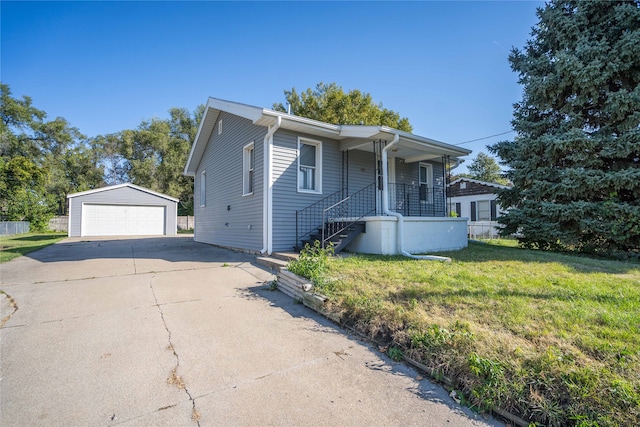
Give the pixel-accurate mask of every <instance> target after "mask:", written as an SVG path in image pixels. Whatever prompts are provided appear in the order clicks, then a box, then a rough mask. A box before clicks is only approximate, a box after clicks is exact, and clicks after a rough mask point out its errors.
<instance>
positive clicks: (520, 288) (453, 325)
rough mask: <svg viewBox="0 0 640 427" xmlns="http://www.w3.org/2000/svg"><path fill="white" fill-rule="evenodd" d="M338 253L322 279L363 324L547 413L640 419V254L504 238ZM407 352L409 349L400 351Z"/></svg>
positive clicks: (467, 391)
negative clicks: (420, 249)
mask: <svg viewBox="0 0 640 427" xmlns="http://www.w3.org/2000/svg"><path fill="white" fill-rule="evenodd" d="M443 255H446V256H449V257H451V259H452V262H451V263H443V262H437V261H436V262H434V261H420V260H410V259H407V258H403V257H385V256H363V255H357V256H350V257H345V258H331V259H330V260H329V261H328V263H327V269H326V272H325V273H324V280H321V282H323V283H320V284H319V285H318V286H317V288H318V291H319V292H321V293H324V294H325V295H327V296H328V297H329V303H330V305H331V307H332V310H334V311H336V312H341V313H342V316H343V317H342V318H343V319H344V320H345V321H346V322H347V323H349V324H351V325H353V326H355V327H356V328H357V329H359V330H360V331H361V332H363V333H366V334H368V335H369V336H371V337H374V338H377V339H378V340H382V341H385V342H388V343H390V346H391V348H392V349H393V354H396V355H397V354H404V355H406V356H408V357H411V358H412V359H414V360H417V361H418V362H420V363H422V364H425V365H427V366H428V367H429V368H430V369H432V370H433V372H434V373H435V375H436V376H446V377H448V378H452V379H453V380H454V381H455V382H456V384H457V387H458V390H459V391H461V392H462V394H464V395H465V396H466V401H467V404H469V405H470V406H472V407H474V408H478V409H480V410H486V409H488V408H491V407H498V408H500V409H503V410H507V411H510V412H511V413H514V414H516V415H519V416H520V417H521V418H523V419H525V420H527V421H531V422H536V423H538V424H539V425H581V426H596V425H599V426H609V425H610V426H614V425H640V265H639V264H633V263H624V262H617V261H608V260H602V259H592V258H586V257H581V256H571V255H566V254H558V253H550V252H541V251H533V250H524V249H519V248H516V247H513V244H507V243H505V242H501V241H495V242H490V243H489V244H482V243H473V242H471V243H470V244H469V247H468V248H467V249H464V250H461V251H457V252H450V253H445V254H443ZM400 352H402V353H400Z"/></svg>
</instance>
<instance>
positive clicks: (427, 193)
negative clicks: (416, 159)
mask: <svg viewBox="0 0 640 427" xmlns="http://www.w3.org/2000/svg"><path fill="white" fill-rule="evenodd" d="M419 178H420V201H421V202H424V203H433V197H432V194H433V166H431V165H430V164H427V163H420V177H419Z"/></svg>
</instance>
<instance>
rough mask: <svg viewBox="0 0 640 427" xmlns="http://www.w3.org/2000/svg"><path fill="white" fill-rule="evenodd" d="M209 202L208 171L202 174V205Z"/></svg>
mask: <svg viewBox="0 0 640 427" xmlns="http://www.w3.org/2000/svg"><path fill="white" fill-rule="evenodd" d="M206 202H207V172H206V171H202V173H201V174H200V206H205V205H206Z"/></svg>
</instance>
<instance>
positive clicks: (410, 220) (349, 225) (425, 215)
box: [295, 183, 467, 255]
mask: <svg viewBox="0 0 640 427" xmlns="http://www.w3.org/2000/svg"><path fill="white" fill-rule="evenodd" d="M386 188H387V189H388V190H387V191H383V189H380V188H379V187H378V185H377V184H376V183H373V184H370V185H368V186H366V187H364V188H362V189H361V190H359V191H356V192H355V193H353V194H351V195H347V190H346V189H345V190H341V191H339V192H336V193H334V194H332V195H330V196H328V197H326V198H324V199H322V200H320V201H318V202H316V203H314V204H313V205H311V206H308V207H307V208H305V209H302V210H299V211H297V212H296V242H297V243H296V246H295V249H296V250H297V251H299V250H300V249H302V247H304V245H305V244H306V243H311V244H312V243H313V242H314V241H316V240H318V241H320V242H321V243H322V246H323V247H325V246H327V245H329V244H333V245H334V248H335V251H336V252H340V251H341V250H343V249H344V250H347V251H350V252H357V253H366V254H379V255H396V254H401V253H403V252H410V253H412V254H424V253H427V252H438V251H449V250H459V249H462V248H465V247H466V246H467V219H466V218H452V217H450V216H448V213H447V210H446V206H447V203H446V193H445V192H444V190H443V189H442V188H433V187H426V186H425V185H410V184H405V183H402V184H397V183H391V184H387V186H386ZM385 196H386V197H388V208H387V209H388V213H385V207H384V200H383V199H382V198H383V197H385ZM390 214H391V215H390ZM393 214H395V215H393ZM399 223H401V224H399ZM399 225H401V226H399ZM399 232H400V233H402V235H401V236H399V235H398V233H399ZM399 237H400V238H399ZM398 242H403V244H402V245H400V244H399V243H398Z"/></svg>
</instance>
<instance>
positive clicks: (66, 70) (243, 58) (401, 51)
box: [0, 0, 543, 172]
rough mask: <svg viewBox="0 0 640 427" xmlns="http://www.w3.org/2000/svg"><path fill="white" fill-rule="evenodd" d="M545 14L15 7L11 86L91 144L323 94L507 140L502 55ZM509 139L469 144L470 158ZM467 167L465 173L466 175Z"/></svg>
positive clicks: (436, 129) (283, 7)
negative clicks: (173, 118) (314, 90)
mask: <svg viewBox="0 0 640 427" xmlns="http://www.w3.org/2000/svg"><path fill="white" fill-rule="evenodd" d="M541 6H543V3H542V2H524V1H519V2H516V1H511V2H507V1H494V2H482V1H474V2H458V1H449V2H435V1H429V2H209V1H201V2H146V1H144V2H10V1H4V0H3V1H2V2H1V3H0V7H1V19H2V22H1V24H2V26H1V30H0V31H1V33H0V35H1V45H0V48H1V49H0V51H1V58H0V60H1V62H0V73H1V79H2V82H3V83H5V84H8V85H9V86H10V87H11V90H12V93H13V95H14V96H16V97H22V96H23V95H28V96H30V97H31V98H32V99H33V103H34V105H35V106H36V107H37V108H40V109H43V110H45V111H46V112H47V114H48V117H49V118H54V117H58V116H61V117H64V118H65V119H67V120H68V121H69V122H70V123H71V125H73V126H75V127H77V128H78V129H79V130H80V131H81V132H82V133H84V134H85V135H88V136H96V135H100V134H106V133H112V132H117V131H120V130H123V129H131V128H135V127H136V126H138V125H139V124H140V122H141V121H142V120H144V119H150V118H152V117H159V118H165V117H167V110H168V109H169V108H171V107H186V108H188V109H190V110H193V109H194V108H195V107H196V106H197V105H199V104H203V103H205V102H206V100H207V98H208V97H209V96H212V97H216V98H222V99H228V100H232V101H238V102H243V103H246V104H250V105H256V106H260V107H267V108H270V107H271V106H272V104H273V103H274V102H284V93H283V92H284V90H285V89H290V88H292V87H295V88H296V89H298V90H299V91H301V90H304V89H306V88H308V87H315V85H316V84H317V83H318V82H325V83H330V82H336V83H338V84H339V85H341V86H342V87H343V88H344V89H345V90H351V89H360V90H361V91H364V92H369V93H371V95H372V96H373V98H374V100H375V101H376V102H382V103H383V105H384V107H386V108H390V109H392V110H395V111H397V112H399V113H400V114H401V115H402V116H405V117H408V118H409V120H410V122H411V124H412V125H413V127H414V133H416V134H418V135H421V136H426V137H430V138H434V139H438V140H440V141H444V142H447V143H450V144H458V143H461V142H464V141H468V140H472V139H476V138H481V137H485V136H489V135H493V134H497V133H502V132H505V131H509V130H510V129H511V124H510V121H511V118H512V113H513V106H512V105H513V103H514V102H517V101H519V100H520V98H521V91H522V89H521V87H520V86H519V85H518V84H517V75H516V74H515V73H513V72H512V71H511V69H510V67H509V63H508V61H507V56H508V55H509V52H510V49H511V48H512V47H517V48H522V47H523V46H524V44H525V42H526V40H527V39H529V38H530V33H531V27H532V26H533V25H535V24H536V22H537V18H536V15H535V9H536V7H541ZM512 136H513V134H507V135H504V136H501V137H496V138H491V139H487V140H483V141H478V142H475V143H469V144H464V145H463V146H464V147H467V148H469V149H471V150H473V151H474V153H473V154H472V155H471V156H470V157H469V160H467V163H468V162H469V161H471V160H472V159H473V158H474V157H475V155H476V154H477V153H478V152H480V151H486V150H485V145H486V144H488V143H493V142H496V141H499V140H501V139H508V138H511V137H512ZM463 170H464V168H461V169H459V170H458V171H459V172H462V171H463Z"/></svg>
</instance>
